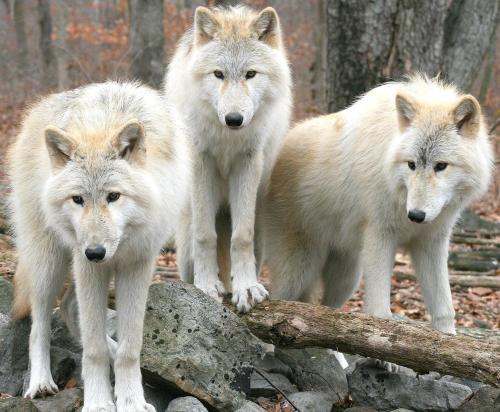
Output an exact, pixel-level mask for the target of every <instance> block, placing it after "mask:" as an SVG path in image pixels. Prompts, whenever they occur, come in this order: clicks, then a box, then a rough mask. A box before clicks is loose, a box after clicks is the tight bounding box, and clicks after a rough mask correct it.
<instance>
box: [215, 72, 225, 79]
mask: <svg viewBox="0 0 500 412" xmlns="http://www.w3.org/2000/svg"><path fill="white" fill-rule="evenodd" d="M214 76H215V77H217V78H218V79H221V80H223V79H224V73H222V72H221V71H220V70H216V71H214Z"/></svg>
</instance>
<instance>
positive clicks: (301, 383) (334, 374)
mask: <svg viewBox="0 0 500 412" xmlns="http://www.w3.org/2000/svg"><path fill="white" fill-rule="evenodd" d="M275 356H276V358H277V359H279V360H281V361H282V362H283V363H285V364H286V365H288V366H289V367H290V369H291V371H292V374H291V375H289V376H288V378H289V379H290V381H291V382H292V383H294V384H295V385H297V387H298V388H299V389H300V390H301V391H314V392H329V393H331V394H332V395H333V396H334V397H335V398H334V399H336V400H337V401H341V400H343V399H344V398H345V397H346V396H347V393H348V386H347V376H346V373H345V371H344V370H343V369H342V367H341V366H340V364H339V362H338V361H337V359H336V358H335V356H334V354H333V351H331V350H330V349H323V348H306V349H279V348H276V350H275Z"/></svg>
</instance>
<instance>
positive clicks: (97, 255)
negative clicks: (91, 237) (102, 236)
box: [85, 245, 106, 262]
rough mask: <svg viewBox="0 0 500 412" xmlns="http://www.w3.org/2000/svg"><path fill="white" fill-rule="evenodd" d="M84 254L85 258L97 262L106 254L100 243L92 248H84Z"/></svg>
mask: <svg viewBox="0 0 500 412" xmlns="http://www.w3.org/2000/svg"><path fill="white" fill-rule="evenodd" d="M85 256H87V259H88V260H90V261H91V262H99V261H101V260H103V259H104V256H106V249H105V248H104V246H101V245H99V246H96V247H94V248H90V247H88V248H87V249H85Z"/></svg>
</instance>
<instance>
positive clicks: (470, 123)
mask: <svg viewBox="0 0 500 412" xmlns="http://www.w3.org/2000/svg"><path fill="white" fill-rule="evenodd" d="M480 118H481V106H479V103H478V102H477V100H476V99H475V98H474V96H471V95H466V96H464V97H462V99H461V100H460V103H458V105H457V107H456V108H455V109H454V110H453V121H454V122H455V125H456V127H457V130H458V133H460V134H461V135H462V136H465V137H471V138H472V137H474V136H476V134H477V131H478V128H479V123H480Z"/></svg>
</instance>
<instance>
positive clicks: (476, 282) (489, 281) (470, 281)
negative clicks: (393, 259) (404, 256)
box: [394, 271, 500, 290]
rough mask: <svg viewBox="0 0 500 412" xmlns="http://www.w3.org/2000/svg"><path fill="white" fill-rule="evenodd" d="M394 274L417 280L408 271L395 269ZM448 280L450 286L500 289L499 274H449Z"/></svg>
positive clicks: (401, 278) (400, 278) (403, 278)
mask: <svg viewBox="0 0 500 412" xmlns="http://www.w3.org/2000/svg"><path fill="white" fill-rule="evenodd" d="M394 276H395V277H396V279H399V280H406V279H408V280H417V277H416V276H415V275H414V274H413V273H408V272H399V271H395V272H394ZM448 280H449V282H450V285H452V286H463V287H476V286H482V287H485V288H491V289H494V290H498V289H500V276H476V275H469V276H467V275H449V276H448Z"/></svg>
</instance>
